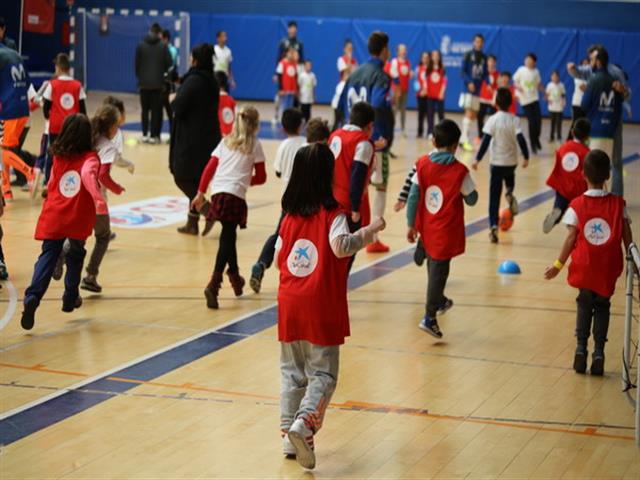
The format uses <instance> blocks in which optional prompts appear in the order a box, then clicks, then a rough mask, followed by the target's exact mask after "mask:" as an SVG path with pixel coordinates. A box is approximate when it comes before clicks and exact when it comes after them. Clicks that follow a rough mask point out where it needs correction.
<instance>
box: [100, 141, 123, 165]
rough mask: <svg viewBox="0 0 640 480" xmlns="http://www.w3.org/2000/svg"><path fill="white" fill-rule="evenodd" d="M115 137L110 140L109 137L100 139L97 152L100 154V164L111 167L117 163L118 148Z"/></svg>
mask: <svg viewBox="0 0 640 480" xmlns="http://www.w3.org/2000/svg"><path fill="white" fill-rule="evenodd" d="M113 140H115V137H114V138H113V139H112V140H109V139H108V138H107V137H100V138H99V139H98V141H97V143H96V147H95V148H96V151H97V152H98V158H99V159H100V164H102V165H109V164H111V163H113V162H115V161H116V157H117V156H118V148H117V146H116V144H115V143H114V141H113Z"/></svg>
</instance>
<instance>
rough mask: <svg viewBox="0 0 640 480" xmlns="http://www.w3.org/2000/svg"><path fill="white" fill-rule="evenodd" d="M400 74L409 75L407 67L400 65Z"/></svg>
mask: <svg viewBox="0 0 640 480" xmlns="http://www.w3.org/2000/svg"><path fill="white" fill-rule="evenodd" d="M400 74H401V75H409V67H407V66H406V65H402V66H401V67H400Z"/></svg>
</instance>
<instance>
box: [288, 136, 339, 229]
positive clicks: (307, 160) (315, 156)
mask: <svg viewBox="0 0 640 480" xmlns="http://www.w3.org/2000/svg"><path fill="white" fill-rule="evenodd" d="M334 164H335V158H334V156H333V153H332V152H331V150H330V149H329V147H328V146H327V145H325V144H324V143H312V144H311V145H307V146H306V147H302V148H300V149H299V150H298V151H297V153H296V156H295V158H294V160H293V170H292V171H291V178H290V179H289V183H288V184H287V189H286V190H285V191H284V195H282V210H283V211H284V212H285V213H287V214H289V215H300V216H302V217H310V216H312V215H314V214H316V213H318V212H319V211H320V209H321V208H325V209H327V210H335V209H336V208H338V202H337V201H336V199H335V197H334V196H333V169H334Z"/></svg>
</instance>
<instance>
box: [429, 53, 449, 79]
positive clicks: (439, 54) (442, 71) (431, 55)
mask: <svg viewBox="0 0 640 480" xmlns="http://www.w3.org/2000/svg"><path fill="white" fill-rule="evenodd" d="M436 52H437V53H438V63H436V62H434V61H433V54H434V53H436ZM435 67H438V69H439V70H440V75H444V74H445V72H444V64H443V63H442V52H441V51H440V50H433V51H432V52H431V54H430V55H429V65H428V66H427V72H428V73H431V72H433V70H434V68H435Z"/></svg>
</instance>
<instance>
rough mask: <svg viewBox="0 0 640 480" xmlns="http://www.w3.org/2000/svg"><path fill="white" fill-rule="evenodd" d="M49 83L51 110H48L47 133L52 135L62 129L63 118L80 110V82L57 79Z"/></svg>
mask: <svg viewBox="0 0 640 480" xmlns="http://www.w3.org/2000/svg"><path fill="white" fill-rule="evenodd" d="M50 83H51V111H50V112H49V133H52V134H54V135H57V134H59V133H60V132H61V131H62V124H63V123H64V120H65V118H67V117H68V116H69V115H71V114H73V113H78V112H79V111H80V91H81V90H82V84H81V83H80V82H79V81H78V80H59V79H56V78H54V79H53V80H50Z"/></svg>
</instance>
